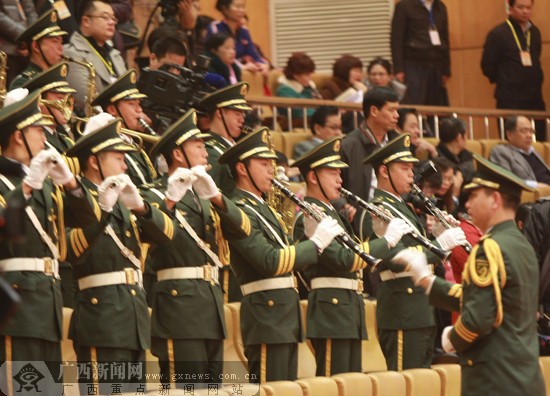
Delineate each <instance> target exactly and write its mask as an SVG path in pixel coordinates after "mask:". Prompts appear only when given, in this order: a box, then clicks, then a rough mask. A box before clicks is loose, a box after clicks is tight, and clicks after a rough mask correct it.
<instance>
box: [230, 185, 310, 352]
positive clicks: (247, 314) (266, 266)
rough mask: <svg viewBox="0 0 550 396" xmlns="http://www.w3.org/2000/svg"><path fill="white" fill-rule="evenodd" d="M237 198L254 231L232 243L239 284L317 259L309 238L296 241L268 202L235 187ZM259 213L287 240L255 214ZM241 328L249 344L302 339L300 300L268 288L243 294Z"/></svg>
mask: <svg viewBox="0 0 550 396" xmlns="http://www.w3.org/2000/svg"><path fill="white" fill-rule="evenodd" d="M233 201H234V202H235V203H236V204H237V206H239V207H240V208H241V209H242V210H243V212H244V213H245V214H246V215H247V216H248V218H249V219H250V226H251V229H250V235H249V236H248V237H247V238H244V239H242V240H237V241H229V246H230V248H231V268H232V269H233V271H234V272H235V275H236V277H237V279H238V280H239V283H240V284H241V285H244V284H246V283H249V282H254V281H258V280H262V279H269V278H275V277H288V276H291V274H292V271H294V270H298V269H303V268H305V267H306V266H307V265H310V264H316V263H317V248H316V246H315V244H314V243H313V242H311V241H309V240H308V241H303V242H300V243H298V244H297V245H294V244H293V243H292V240H291V239H289V238H288V237H287V236H286V234H285V231H284V225H283V224H282V220H280V218H279V217H278V216H277V215H276V214H275V212H274V211H273V209H271V208H270V207H269V206H268V205H267V204H265V203H262V202H260V201H259V200H258V199H257V198H255V197H254V196H253V195H251V194H250V193H248V192H245V191H242V190H239V189H236V190H235V196H234V197H233ZM255 212H257V213H258V214H259V215H261V216H262V217H263V218H264V219H265V221H266V223H267V224H269V225H270V227H271V229H272V230H273V231H274V232H276V233H277V235H278V236H279V238H280V239H281V240H282V242H283V243H284V244H285V247H282V246H281V245H280V244H279V243H278V242H277V239H276V237H275V236H274V234H273V232H271V230H270V229H269V227H267V225H266V224H265V223H263V222H262V221H261V220H260V219H259V218H258V216H257V214H256V213H255ZM241 330H242V334H243V342H244V344H245V345H258V344H262V343H266V344H278V343H294V342H299V341H302V339H303V335H302V326H301V322H300V302H299V298H298V292H297V290H295V289H278V290H267V291H262V292H257V293H252V294H249V295H247V296H244V297H243V300H242V303H241Z"/></svg>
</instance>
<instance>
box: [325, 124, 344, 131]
mask: <svg viewBox="0 0 550 396" xmlns="http://www.w3.org/2000/svg"><path fill="white" fill-rule="evenodd" d="M325 128H328V129H332V130H333V131H339V130H341V129H342V125H325Z"/></svg>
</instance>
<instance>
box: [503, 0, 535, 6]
mask: <svg viewBox="0 0 550 396" xmlns="http://www.w3.org/2000/svg"><path fill="white" fill-rule="evenodd" d="M531 1H532V3H533V4H535V0H531ZM515 4H516V0H508V5H509V6H510V7H513V6H514V5H515Z"/></svg>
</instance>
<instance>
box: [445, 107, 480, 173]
mask: <svg viewBox="0 0 550 396" xmlns="http://www.w3.org/2000/svg"><path fill="white" fill-rule="evenodd" d="M439 141H440V142H439V144H438V145H437V152H438V153H439V155H440V156H441V157H445V158H447V159H449V160H451V162H453V163H454V164H455V166H456V167H457V169H458V170H460V172H461V173H462V177H463V179H464V183H469V182H470V180H472V177H473V174H474V162H473V161H474V157H473V155H472V153H471V152H470V151H469V150H466V123H465V122H464V121H463V120H461V119H460V118H454V117H451V118H445V119H443V120H442V121H441V123H440V125H439Z"/></svg>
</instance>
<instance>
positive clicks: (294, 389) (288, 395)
mask: <svg viewBox="0 0 550 396" xmlns="http://www.w3.org/2000/svg"><path fill="white" fill-rule="evenodd" d="M262 389H263V391H264V392H265V395H266V396H303V392H302V387H301V386H300V385H299V384H298V383H297V382H293V381H273V382H267V383H265V384H263V385H262Z"/></svg>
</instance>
